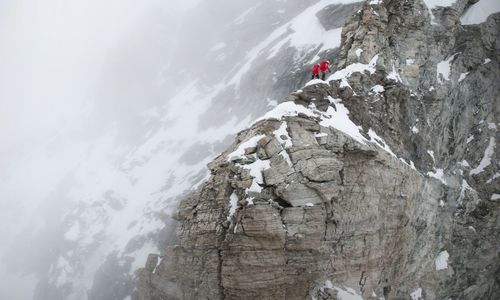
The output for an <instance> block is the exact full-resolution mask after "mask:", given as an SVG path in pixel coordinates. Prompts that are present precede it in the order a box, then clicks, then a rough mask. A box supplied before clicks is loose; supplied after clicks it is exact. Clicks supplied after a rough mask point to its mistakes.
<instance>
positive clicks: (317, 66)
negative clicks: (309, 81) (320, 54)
mask: <svg viewBox="0 0 500 300" xmlns="http://www.w3.org/2000/svg"><path fill="white" fill-rule="evenodd" d="M319 69H320V66H319V65H318V64H315V65H314V66H313V68H312V73H313V75H318V74H319Z"/></svg>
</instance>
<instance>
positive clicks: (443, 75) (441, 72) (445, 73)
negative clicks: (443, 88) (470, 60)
mask: <svg viewBox="0 0 500 300" xmlns="http://www.w3.org/2000/svg"><path fill="white" fill-rule="evenodd" d="M457 54H458V53H455V54H453V55H452V56H450V57H448V59H446V60H443V61H441V62H439V63H438V64H437V73H436V76H437V81H438V83H443V79H444V80H450V72H451V61H452V60H453V59H454V58H455V56H456V55H457Z"/></svg>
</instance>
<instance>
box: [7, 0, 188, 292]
mask: <svg viewBox="0 0 500 300" xmlns="http://www.w3.org/2000/svg"><path fill="white" fill-rule="evenodd" d="M196 2H198V0H188V1H186V0H182V1H175V2H174V1H165V0H163V1H162V0H141V1H137V0H106V1H102V0H80V1H73V0H44V1H36V0H0V235H1V237H2V244H3V245H9V244H10V241H11V240H12V239H16V236H15V235H14V234H15V233H16V232H17V231H18V229H19V227H21V226H22V225H23V224H26V223H27V222H28V218H30V216H32V215H33V212H32V210H35V209H38V206H39V202H40V201H43V200H44V199H46V197H47V195H49V194H50V193H51V191H53V190H54V189H55V186H56V185H57V184H58V183H59V182H60V181H61V180H62V179H63V178H64V177H65V176H67V174H68V172H70V170H72V169H73V168H75V166H76V165H78V163H79V162H80V161H81V159H82V157H83V155H84V153H85V151H86V148H87V147H88V145H89V144H90V142H91V139H90V138H89V136H92V138H95V135H96V134H106V132H107V131H108V130H109V128H96V122H97V121H98V120H96V115H99V113H98V112H99V111H101V112H102V111H106V109H107V110H109V109H110V107H113V106H117V105H119V104H118V103H117V102H116V101H117V100H119V99H117V98H113V97H110V98H108V99H106V98H105V97H102V96H103V95H102V82H103V81H108V82H112V81H113V80H114V79H113V78H106V76H113V75H116V74H112V73H106V69H109V68H110V64H112V63H113V55H115V53H116V52H117V49H119V48H120V47H123V46H124V44H126V43H127V42H128V41H129V40H130V37H131V36H134V35H136V36H137V35H141V36H142V35H147V32H145V33H141V34H139V33H138V32H137V30H138V28H147V26H148V24H149V23H148V22H149V20H150V19H151V16H155V15H157V13H158V11H161V12H162V14H161V16H162V17H165V16H171V17H172V19H176V18H179V17H180V16H181V13H182V11H184V10H185V9H186V8H188V7H191V6H192V5H193V3H196ZM138 47H143V51H147V49H148V47H151V46H149V45H141V46H138ZM103 99H106V100H103ZM101 115H102V114H101ZM107 125H109V124H107ZM1 248H2V247H1V246H0V257H1V255H2V250H4V249H1ZM4 271H5V270H3V266H2V263H0V273H2V272H4ZM0 275H1V274H0ZM0 280H1V281H2V283H1V284H0V289H5V288H6V287H8V286H9V285H13V284H15V283H13V282H7V281H5V280H3V279H0ZM25 284H28V281H26V282H25ZM10 288H11V289H12V290H16V292H18V293H20V294H18V295H11V297H14V298H16V299H23V298H26V297H25V296H26V295H23V289H22V288H12V286H10ZM26 290H29V288H27V289H26ZM0 295H3V294H2V293H0ZM19 297H21V298H19ZM14 298H12V299H14Z"/></svg>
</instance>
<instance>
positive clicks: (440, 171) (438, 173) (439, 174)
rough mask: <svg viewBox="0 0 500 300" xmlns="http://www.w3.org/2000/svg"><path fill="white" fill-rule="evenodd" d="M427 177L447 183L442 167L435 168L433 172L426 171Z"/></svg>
mask: <svg viewBox="0 0 500 300" xmlns="http://www.w3.org/2000/svg"><path fill="white" fill-rule="evenodd" d="M427 175H428V176H429V177H433V178H436V179H438V180H439V181H441V182H442V183H443V184H444V185H448V183H447V182H446V180H445V179H444V171H443V169H436V170H435V172H427Z"/></svg>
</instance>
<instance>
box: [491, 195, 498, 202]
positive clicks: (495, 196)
mask: <svg viewBox="0 0 500 300" xmlns="http://www.w3.org/2000/svg"><path fill="white" fill-rule="evenodd" d="M499 199H500V194H492V195H491V201H497V200H499Z"/></svg>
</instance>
